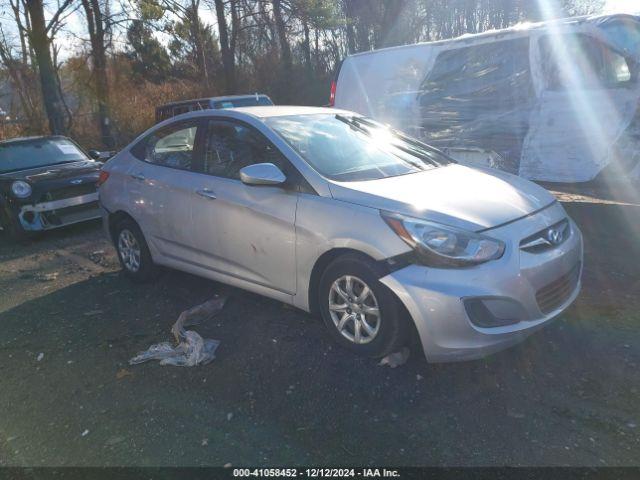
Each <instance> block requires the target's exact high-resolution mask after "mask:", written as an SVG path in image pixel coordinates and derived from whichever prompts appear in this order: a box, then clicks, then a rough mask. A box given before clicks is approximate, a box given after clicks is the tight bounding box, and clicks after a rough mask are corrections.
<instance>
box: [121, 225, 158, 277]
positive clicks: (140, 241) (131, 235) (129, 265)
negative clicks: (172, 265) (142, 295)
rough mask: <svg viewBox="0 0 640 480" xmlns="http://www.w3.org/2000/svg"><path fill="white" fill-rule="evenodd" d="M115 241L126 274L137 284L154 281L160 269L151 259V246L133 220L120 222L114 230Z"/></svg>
mask: <svg viewBox="0 0 640 480" xmlns="http://www.w3.org/2000/svg"><path fill="white" fill-rule="evenodd" d="M113 241H114V245H115V247H116V252H117V253H118V260H119V261H120V266H121V267H122V271H123V272H124V274H125V275H126V276H127V277H129V278H130V279H131V280H133V281H134V282H137V283H145V282H149V281H151V280H154V279H155V278H156V277H157V276H158V267H157V266H156V264H155V263H154V262H153V259H152V258H151V253H150V252H149V246H148V245H147V241H146V239H145V238H144V235H143V234H142V231H141V230H140V227H138V225H137V224H136V223H135V222H134V221H133V220H131V219H128V218H126V219H124V220H121V221H120V222H118V224H117V225H116V227H115V228H114V230H113Z"/></svg>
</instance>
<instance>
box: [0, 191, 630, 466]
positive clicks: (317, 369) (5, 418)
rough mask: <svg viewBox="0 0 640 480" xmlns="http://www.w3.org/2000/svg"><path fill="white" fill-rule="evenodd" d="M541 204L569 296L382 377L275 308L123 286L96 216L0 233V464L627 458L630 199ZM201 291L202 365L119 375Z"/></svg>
mask: <svg viewBox="0 0 640 480" xmlns="http://www.w3.org/2000/svg"><path fill="white" fill-rule="evenodd" d="M558 196H559V197H560V198H561V199H562V200H563V201H564V202H565V206H566V207H567V210H568V211H569V213H570V214H571V215H572V216H573V217H574V219H575V220H576V221H577V222H578V223H579V224H580V226H581V228H582V230H583V233H584V234H585V247H586V253H585V255H586V256H585V260H586V261H585V273H584V288H583V292H582V294H581V296H580V297H579V299H578V301H577V302H576V303H575V304H574V305H573V306H572V307H571V308H570V309H569V310H568V311H567V312H566V313H565V314H563V315H562V316H561V318H559V319H558V320H557V321H555V322H553V323H552V324H551V325H549V326H548V327H547V328H545V329H543V330H542V331H540V332H539V333H537V334H536V335H534V336H532V337H530V338H529V339H528V340H527V341H526V342H524V343H523V344H521V345H519V346H517V347H515V348H513V349H511V350H508V351H506V352H503V353H500V354H496V355H493V356H491V357H488V358H487V359H485V360H481V361H475V362H467V363H456V364H437V365H430V364H427V363H426V361H425V360H424V357H423V356H422V355H421V354H420V353H419V352H418V351H415V350H414V351H413V352H412V354H411V357H410V359H409V362H408V363H407V364H406V365H404V366H403V367H401V368H397V369H393V370H392V369H390V368H388V367H380V366H378V365H377V363H376V362H374V361H372V360H368V359H362V358H357V357H354V356H353V355H351V354H350V353H348V352H345V351H343V350H341V349H340V348H338V347H336V346H334V344H333V343H332V342H331V341H330V339H329V337H328V335H327V334H326V333H325V332H324V330H323V327H322V325H321V324H320V322H319V321H318V320H316V319H315V318H313V317H311V316H309V315H307V314H304V313H302V312H299V311H297V310H294V309H292V308H290V307H287V306H285V305H283V304H281V303H278V302H275V301H271V300H268V299H264V298H261V297H259V296H256V295H253V294H249V293H246V292H242V291H240V290H236V289H232V288H229V287H225V286H223V285H220V284H217V283H215V282H211V281H208V280H203V279H200V278H197V277H193V276H189V275H186V274H181V273H177V272H167V273H166V274H164V275H163V276H162V277H161V279H160V280H159V281H158V282H157V283H154V284H151V285H144V286H140V285H134V284H132V283H130V282H129V281H127V280H126V279H125V278H123V277H122V276H121V274H120V273H119V269H118V265H117V261H116V258H115V255H114V251H113V248H112V247H111V246H110V245H109V244H108V243H107V242H106V240H105V239H104V238H103V237H102V233H101V230H100V227H99V225H98V224H97V223H90V224H86V225H81V226H75V227H71V228H67V229H64V230H61V231H56V232H51V233H50V234H49V235H46V236H45V237H44V238H42V239H40V240H38V241H35V242H33V243H32V244H30V245H28V246H15V245H11V244H10V243H9V242H8V241H7V240H6V239H5V238H4V237H3V236H2V235H0V389H1V391H2V394H1V395H0V411H2V412H4V413H3V414H2V415H0V465H28V466H41V465H47V466H52V465H55V466H63V465H78V466H79V465H82V466H96V465H101V466H102V465H109V466H116V465H140V466H165V465H174V466H191V465H224V464H232V465H234V466H240V465H254V466H255V465H265V466H267V465H268V466H285V465H289V466H290V465H316V466H318V465H320V466H327V465H363V466H364V465H382V464H384V465H398V466H400V465H451V466H460V465H497V466H501V465H581V466H584V465H593V466H598V465H640V402H638V397H639V393H640V392H639V390H640V369H639V368H638V365H639V363H640V330H639V329H638V325H639V324H640V308H639V307H640V296H639V295H638V294H639V293H640V267H639V265H640V262H639V259H640V242H639V241H638V239H639V238H640V231H639V229H640V204H639V203H637V202H622V203H621V202H615V201H610V200H606V201H601V199H598V198H597V196H595V197H594V195H593V194H592V193H590V194H588V195H587V194H579V193H575V192H568V193H567V192H563V193H558ZM214 293H229V294H230V299H229V301H228V304H227V306H226V307H225V309H224V310H223V311H222V312H221V313H220V314H219V315H218V316H217V317H216V318H215V319H214V320H213V321H211V322H209V323H206V324H203V325H201V326H199V327H196V330H198V331H199V332H200V333H201V334H202V335H203V336H205V337H208V338H216V339H219V340H221V342H222V343H221V346H220V348H219V349H218V353H217V358H216V360H215V361H214V362H213V363H212V364H210V365H207V366H204V367H197V368H176V367H161V366H159V365H157V364H154V363H147V364H141V365H136V366H129V365H128V363H127V361H128V359H129V358H131V357H132V356H134V355H135V354H136V353H137V352H138V351H140V350H144V349H145V348H146V347H147V346H149V345H150V344H151V343H156V342H159V341H163V340H169V339H170V334H169V328H170V326H171V325H172V323H173V322H174V321H175V319H176V318H177V316H178V314H179V313H180V312H181V311H182V310H184V309H185V308H187V307H190V306H193V305H195V304H197V303H200V302H202V301H204V300H206V299H208V298H211V296H212V295H213V294H214Z"/></svg>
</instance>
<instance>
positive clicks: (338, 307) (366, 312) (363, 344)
mask: <svg viewBox="0 0 640 480" xmlns="http://www.w3.org/2000/svg"><path fill="white" fill-rule="evenodd" d="M383 275H384V271H383V269H382V268H381V267H380V266H378V265H377V264H376V263H375V262H373V261H371V260H369V259H368V258H366V257H364V256H362V255H358V254H346V255H343V256H340V257H338V258H336V259H335V260H333V261H332V262H331V263H330V264H329V265H328V266H327V268H326V269H325V271H324V273H323V274H322V277H321V278H320V283H319V289H318V305H319V306H320V313H321V315H322V319H323V321H324V323H325V325H326V327H327V329H328V330H329V332H330V334H331V336H332V337H333V338H334V339H335V341H336V342H338V343H339V344H340V345H342V346H343V347H345V348H347V349H349V350H351V351H352V352H354V353H356V354H358V355H362V356H366V357H372V358H379V357H383V356H385V355H388V354H390V353H393V352H396V351H398V350H399V349H400V348H402V347H403V346H404V344H405V341H406V336H407V330H408V329H407V320H406V319H405V318H404V310H403V309H402V307H401V305H400V303H399V301H398V299H397V298H396V297H395V295H394V294H393V292H391V291H390V290H389V289H388V288H387V287H386V286H385V285H383V284H382V283H381V282H380V281H379V280H378V279H379V278H380V277H382V276H383Z"/></svg>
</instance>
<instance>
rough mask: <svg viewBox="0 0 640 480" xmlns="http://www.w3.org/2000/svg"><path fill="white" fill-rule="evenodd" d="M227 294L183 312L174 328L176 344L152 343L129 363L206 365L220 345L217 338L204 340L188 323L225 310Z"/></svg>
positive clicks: (191, 323)
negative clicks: (189, 328)
mask: <svg viewBox="0 0 640 480" xmlns="http://www.w3.org/2000/svg"><path fill="white" fill-rule="evenodd" d="M226 300H227V299H226V297H216V298H214V299H212V300H209V301H207V302H205V303H203V304H201V305H197V306H195V307H192V308H190V309H188V310H185V311H184V312H182V313H181V314H180V316H179V317H178V320H177V321H176V323H174V324H173V326H172V327H171V333H173V336H174V338H175V339H176V343H177V345H176V346H174V345H172V344H171V343H170V342H162V343H157V344H155V345H151V346H150V347H149V348H148V349H147V350H145V351H144V352H139V353H138V354H137V355H136V356H135V357H133V358H132V359H131V360H129V364H130V365H136V364H138V363H142V362H147V361H149V360H160V365H174V366H177V367H194V366H196V365H206V364H207V363H210V362H211V361H212V360H213V359H214V358H215V352H216V349H217V348H218V345H220V342H219V341H218V340H211V339H203V338H202V337H201V336H200V335H199V334H198V333H196V332H194V331H193V330H185V329H184V327H185V326H186V325H195V324H199V323H201V322H203V321H204V320H208V319H210V318H211V317H213V316H214V315H215V314H216V313H218V312H219V311H220V310H222V307H223V306H224V303H225V301H226Z"/></svg>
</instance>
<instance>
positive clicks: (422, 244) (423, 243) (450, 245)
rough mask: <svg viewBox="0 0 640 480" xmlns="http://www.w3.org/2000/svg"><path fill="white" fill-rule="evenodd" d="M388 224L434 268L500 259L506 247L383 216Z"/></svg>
mask: <svg viewBox="0 0 640 480" xmlns="http://www.w3.org/2000/svg"><path fill="white" fill-rule="evenodd" d="M381 215H382V218H383V219H384V221H385V222H387V224H388V225H389V226H390V227H391V228H392V229H393V231H394V232H396V233H397V234H398V236H399V237H400V238H402V239H403V240H404V241H405V242H407V243H408V244H409V245H410V246H411V247H413V248H414V249H415V251H416V252H417V253H418V254H419V256H420V258H421V260H422V261H423V262H424V263H425V264H426V265H429V266H432V267H444V268H447V267H449V268H450V267H464V266H471V265H477V264H479V263H484V262H487V261H489V260H493V259H496V258H500V257H501V256H502V254H503V253H504V243H503V242H501V241H500V240H496V239H495V238H490V237H487V236H484V235H480V234H478V233H474V232H468V231H466V230H460V229H457V228H453V227H447V226H444V225H439V224H437V223H432V222H428V221H426V220H420V219H417V218H412V217H405V216H403V215H397V214H393V213H388V212H381Z"/></svg>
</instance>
